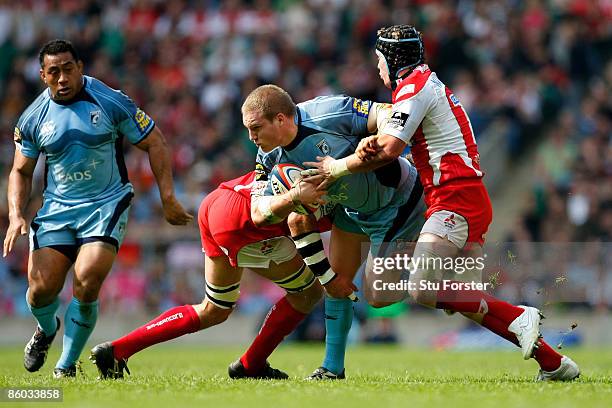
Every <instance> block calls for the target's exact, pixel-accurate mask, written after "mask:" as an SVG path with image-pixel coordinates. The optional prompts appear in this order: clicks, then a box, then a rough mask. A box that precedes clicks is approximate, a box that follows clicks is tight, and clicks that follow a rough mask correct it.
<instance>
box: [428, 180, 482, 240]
mask: <svg viewBox="0 0 612 408" xmlns="http://www.w3.org/2000/svg"><path fill="white" fill-rule="evenodd" d="M425 203H426V204H427V212H426V213H425V217H426V218H427V219H428V221H429V218H430V217H431V216H432V215H433V214H435V213H439V214H444V218H443V219H441V220H440V222H439V223H438V224H439V226H438V227H435V228H439V227H441V228H446V229H447V232H449V238H450V234H452V229H453V228H457V230H459V229H460V228H461V225H460V223H461V222H463V221H465V223H466V224H467V228H466V231H465V233H464V234H463V235H464V236H463V237H461V240H463V241H464V242H465V243H475V242H477V243H479V244H480V245H483V244H484V241H485V235H486V233H487V230H488V229H489V225H490V224H491V221H492V219H493V208H492V206H491V200H490V199H489V194H488V193H487V189H486V188H485V186H484V184H482V181H480V180H478V181H457V182H455V183H448V184H445V185H443V186H441V187H434V188H431V189H429V191H426V192H425ZM452 213H455V214H457V215H458V217H456V218H455V217H454V216H453V215H452ZM427 224H430V225H432V224H435V222H434V220H432V222H431V223H428V222H426V226H427ZM432 228H434V227H432ZM425 232H428V231H425ZM451 241H452V240H451Z"/></svg>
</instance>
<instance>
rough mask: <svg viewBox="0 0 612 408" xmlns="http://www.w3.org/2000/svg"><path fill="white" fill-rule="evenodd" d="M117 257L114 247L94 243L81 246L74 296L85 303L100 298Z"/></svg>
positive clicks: (75, 268)
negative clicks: (103, 285)
mask: <svg viewBox="0 0 612 408" xmlns="http://www.w3.org/2000/svg"><path fill="white" fill-rule="evenodd" d="M116 256H117V249H116V248H115V246H114V245H112V244H109V243H107V242H103V241H93V242H88V243H86V244H83V245H81V247H80V249H79V252H78V254H77V259H76V262H75V263H74V282H73V284H74V294H75V296H76V297H77V299H79V300H81V301H84V302H93V301H94V300H96V299H97V298H98V293H99V291H100V288H101V286H102V283H103V282H104V280H105V279H106V277H107V276H108V273H109V272H110V270H111V268H112V267H113V262H114V261H115V257H116Z"/></svg>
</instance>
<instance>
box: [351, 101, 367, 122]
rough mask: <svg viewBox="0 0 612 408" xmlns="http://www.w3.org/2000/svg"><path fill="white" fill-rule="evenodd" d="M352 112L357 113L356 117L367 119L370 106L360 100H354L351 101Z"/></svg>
mask: <svg viewBox="0 0 612 408" xmlns="http://www.w3.org/2000/svg"><path fill="white" fill-rule="evenodd" d="M353 111H355V112H356V113H357V116H363V117H364V118H366V117H368V114H369V113H370V104H369V103H367V102H364V101H362V100H361V99H357V98H355V99H354V100H353Z"/></svg>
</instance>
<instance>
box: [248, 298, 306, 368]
mask: <svg viewBox="0 0 612 408" xmlns="http://www.w3.org/2000/svg"><path fill="white" fill-rule="evenodd" d="M304 317H306V315H305V314H304V313H301V312H298V311H297V310H295V309H294V308H293V306H291V304H290V303H289V302H288V301H287V297H284V298H282V299H281V300H279V301H278V302H277V303H276V304H275V305H274V306H272V308H271V309H270V311H269V312H268V315H267V316H266V319H265V320H264V322H263V324H262V326H261V329H260V330H259V334H257V337H255V340H253V343H252V344H251V346H250V347H249V349H248V350H247V351H246V352H245V353H244V354H243V356H242V357H240V361H242V364H243V365H244V368H245V369H246V372H247V373H251V374H256V373H257V372H259V370H261V369H262V368H263V367H264V365H265V364H266V359H267V358H268V357H269V356H270V354H272V352H273V351H274V349H275V348H276V347H277V346H278V345H279V344H280V342H281V341H283V339H284V338H285V336H287V335H288V334H289V333H291V332H292V331H293V330H294V329H295V328H296V327H297V325H298V324H299V323H300V322H301V321H302V320H304Z"/></svg>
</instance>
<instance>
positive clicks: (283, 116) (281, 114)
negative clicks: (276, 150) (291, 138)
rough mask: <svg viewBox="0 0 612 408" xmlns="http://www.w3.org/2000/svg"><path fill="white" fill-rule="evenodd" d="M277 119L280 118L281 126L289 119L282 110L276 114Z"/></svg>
mask: <svg viewBox="0 0 612 408" xmlns="http://www.w3.org/2000/svg"><path fill="white" fill-rule="evenodd" d="M276 120H278V124H279V125H280V126H283V125H284V124H285V122H286V121H287V117H286V116H285V115H284V114H283V113H282V112H279V113H277V114H276Z"/></svg>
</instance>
